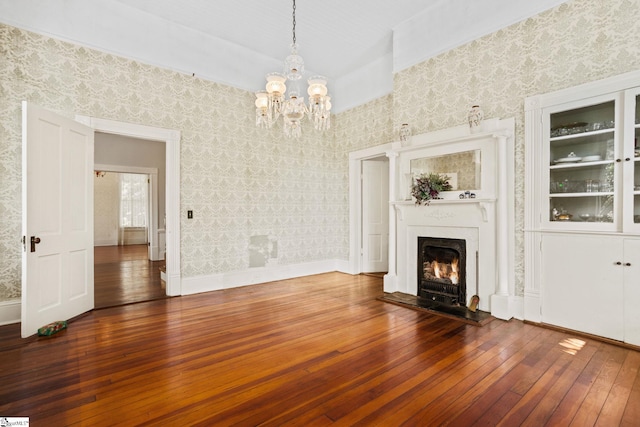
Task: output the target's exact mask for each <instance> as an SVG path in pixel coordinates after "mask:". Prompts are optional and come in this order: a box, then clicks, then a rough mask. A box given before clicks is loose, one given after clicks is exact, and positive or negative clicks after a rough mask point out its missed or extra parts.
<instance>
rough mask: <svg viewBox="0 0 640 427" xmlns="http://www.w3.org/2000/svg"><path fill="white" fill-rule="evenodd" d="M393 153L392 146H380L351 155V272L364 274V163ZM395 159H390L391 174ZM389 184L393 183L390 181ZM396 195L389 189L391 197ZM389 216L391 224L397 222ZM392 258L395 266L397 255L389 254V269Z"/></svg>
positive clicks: (391, 235)
mask: <svg viewBox="0 0 640 427" xmlns="http://www.w3.org/2000/svg"><path fill="white" fill-rule="evenodd" d="M390 151H391V144H390V143H389V144H384V145H378V146H376V147H371V148H366V149H364V150H359V151H353V152H351V153H349V270H350V271H349V272H350V273H351V274H360V273H362V253H361V247H362V180H361V176H362V162H363V161H364V160H368V159H373V158H376V157H381V156H386V155H387V153H389V152H390ZM393 162H395V158H392V159H389V168H390V172H389V173H391V168H392V163H393ZM389 182H393V181H392V180H390V181H389ZM392 194H395V193H394V192H393V190H392V189H391V188H390V189H389V196H390V197H391V195H392ZM390 213H391V212H390ZM393 218H395V217H393V216H391V215H390V216H389V224H391V223H393V224H394V225H395V221H394V220H393ZM392 238H393V239H395V234H393V233H389V239H390V240H391V239H392ZM391 257H393V258H394V259H393V261H394V264H393V265H395V253H391V252H390V253H389V268H392V263H391Z"/></svg>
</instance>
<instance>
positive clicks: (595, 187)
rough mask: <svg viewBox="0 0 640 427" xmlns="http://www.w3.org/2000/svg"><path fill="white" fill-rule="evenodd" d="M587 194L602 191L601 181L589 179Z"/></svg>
mask: <svg viewBox="0 0 640 427" xmlns="http://www.w3.org/2000/svg"><path fill="white" fill-rule="evenodd" d="M585 186H586V190H587V193H597V192H598V191H600V181H597V180H595V179H587V180H586V181H585Z"/></svg>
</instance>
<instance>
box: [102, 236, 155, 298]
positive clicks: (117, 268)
mask: <svg viewBox="0 0 640 427" xmlns="http://www.w3.org/2000/svg"><path fill="white" fill-rule="evenodd" d="M164 264H165V261H149V259H148V256H147V245H128V246H96V247H95V248H94V280H95V296H94V301H95V308H105V307H113V306H118V305H125V304H131V303H135V302H141V301H150V300H155V299H162V298H167V296H166V290H165V288H164V283H162V281H161V280H160V267H162V266H163V265H164Z"/></svg>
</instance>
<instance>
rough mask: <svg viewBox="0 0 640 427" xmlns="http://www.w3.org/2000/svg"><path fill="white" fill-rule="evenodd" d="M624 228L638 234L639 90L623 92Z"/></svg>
mask: <svg viewBox="0 0 640 427" xmlns="http://www.w3.org/2000/svg"><path fill="white" fill-rule="evenodd" d="M623 157H624V158H623V161H624V164H625V173H624V182H625V184H626V185H625V189H624V200H625V203H624V208H623V210H624V228H625V231H632V232H639V233H640V88H635V89H630V90H628V91H626V92H625V138H624V154H623Z"/></svg>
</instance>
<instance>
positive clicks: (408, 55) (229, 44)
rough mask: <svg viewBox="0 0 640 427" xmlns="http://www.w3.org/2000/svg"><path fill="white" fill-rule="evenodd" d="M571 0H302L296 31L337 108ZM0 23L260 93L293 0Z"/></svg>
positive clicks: (124, 3) (87, 4)
mask: <svg viewBox="0 0 640 427" xmlns="http://www.w3.org/2000/svg"><path fill="white" fill-rule="evenodd" d="M564 1H566V0H536V1H530V0H315V1H313V0H297V2H296V3H297V5H296V6H297V9H296V21H297V24H296V38H297V42H298V44H299V46H300V48H299V54H300V55H301V56H302V57H303V58H304V60H305V64H306V68H307V73H306V75H307V76H311V75H312V74H322V75H325V76H327V77H328V79H329V89H330V91H331V92H332V95H333V101H334V102H333V104H334V107H335V108H334V110H335V111H340V110H344V109H346V108H350V107H352V106H355V105H358V104H359V103H362V102H366V101H368V100H370V99H373V98H375V97H378V96H382V95H384V94H385V93H389V92H391V90H392V73H393V72H395V71H400V70H401V69H404V68H406V67H408V66H411V65H413V64H415V63H417V62H421V61H424V60H425V59H428V58H429V57H430V56H433V55H435V54H438V53H440V52H442V51H444V50H446V49H449V48H452V47H455V46H457V45H460V44H462V43H465V42H467V41H469V40H473V39H474V38H477V37H480V36H482V35H484V34H487V33H490V32H492V31H496V30H497V29H499V28H503V27H505V26H507V25H509V24H511V23H514V22H517V21H520V20H522V19H525V18H527V17H529V16H532V15H535V14H537V13H539V12H541V11H543V10H545V9H548V8H550V7H553V6H555V5H557V4H559V3H562V2H564ZM0 22H4V23H6V24H9V25H13V26H16V27H20V28H25V29H27V30H30V31H35V32H38V33H41V34H45V35H49V36H53V37H56V38H60V39H63V40H67V41H71V42H73V43H77V44H81V45H85V46H89V47H93V48H97V49H100V50H103V51H106V52H111V53H115V54H118V55H122V56H125V57H128V58H133V59H136V60H140V61H142V62H145V63H150V64H153V65H158V66H162V67H165V68H170V69H173V70H176V71H180V72H185V73H189V74H192V73H193V74H195V75H197V76H199V77H202V78H206V79H210V80H214V81H218V82H221V83H225V84H229V85H232V86H235V87H239V88H242V89H246V90H251V91H254V90H259V89H261V88H262V87H263V85H264V74H266V73H267V72H270V71H281V68H282V61H283V60H284V58H285V57H286V56H287V55H288V54H289V45H290V44H291V41H292V0H182V1H177V0H91V1H86V0H19V1H16V0H0ZM341 96H342V98H343V99H341Z"/></svg>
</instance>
